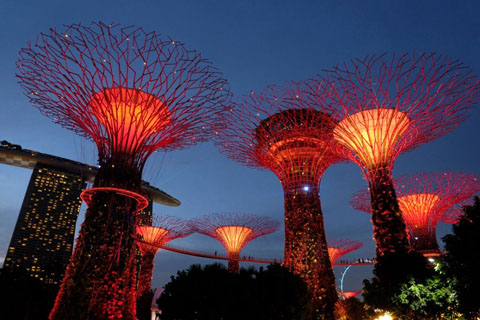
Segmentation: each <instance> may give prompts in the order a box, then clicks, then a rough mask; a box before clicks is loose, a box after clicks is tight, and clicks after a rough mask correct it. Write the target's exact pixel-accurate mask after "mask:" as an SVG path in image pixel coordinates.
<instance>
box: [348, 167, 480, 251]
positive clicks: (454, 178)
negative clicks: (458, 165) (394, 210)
mask: <svg viewBox="0 0 480 320" xmlns="http://www.w3.org/2000/svg"><path fill="white" fill-rule="evenodd" d="M394 186H395V190H396V194H397V199H398V203H399V206H400V211H401V212H402V216H403V219H404V221H405V223H406V225H407V228H408V230H409V231H410V243H411V245H412V246H413V247H414V248H415V250H417V251H419V252H421V253H423V254H424V255H438V254H439V248H438V244H437V240H436V228H437V224H438V222H439V221H440V220H441V219H442V217H443V216H444V214H445V213H446V212H447V211H448V210H449V209H450V210H451V209H452V207H454V206H455V205H457V204H458V203H460V202H463V201H465V200H466V199H469V198H471V197H472V196H473V195H475V194H476V193H478V192H480V177H477V176H476V175H473V174H465V173H456V172H451V171H447V172H424V173H419V174H407V175H403V176H400V177H399V178H397V179H394ZM351 205H352V206H353V207H354V208H355V209H357V210H362V211H365V212H371V207H370V197H369V192H368V190H362V191H360V192H358V193H357V194H356V195H354V197H353V198H352V201H351ZM443 220H444V221H446V219H443Z"/></svg>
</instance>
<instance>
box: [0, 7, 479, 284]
mask: <svg viewBox="0 0 480 320" xmlns="http://www.w3.org/2000/svg"><path fill="white" fill-rule="evenodd" d="M91 21H103V22H105V23H111V22H115V23H119V24H121V25H122V26H129V25H135V26H139V27H143V28H144V30H145V31H147V32H148V31H156V32H158V33H161V34H163V35H165V36H169V37H171V38H172V39H174V40H178V41H181V42H184V43H185V46H186V47H187V48H188V49H196V50H198V51H199V52H201V53H202V55H203V57H205V58H207V59H209V60H211V61H212V62H213V64H214V65H215V66H216V67H218V68H219V69H220V70H221V71H222V72H223V74H224V77H225V78H226V79H228V81H229V82H230V85H231V88H232V91H233V93H234V94H235V95H237V96H239V95H241V94H246V93H248V92H250V91H251V90H261V89H262V88H264V87H265V86H267V85H270V84H281V83H283V82H285V81H288V80H304V79H307V78H309V77H312V76H314V75H315V74H317V73H320V72H321V71H322V70H324V69H328V68H331V67H333V66H334V65H336V64H339V63H342V62H344V61H347V60H349V59H352V58H357V57H358V58H363V57H365V56H366V55H368V54H373V53H383V52H398V53H400V52H419V51H425V52H437V53H439V54H442V55H448V56H451V57H453V58H456V59H459V60H460V61H462V62H463V63H465V64H466V65H467V66H469V67H470V68H471V69H472V70H473V72H475V73H476V74H477V75H480V1H478V0H472V1H455V0H452V1H439V0H436V1H418V0H416V1H406V0H402V1H387V0H377V1H373V0H362V1H358V0H351V1H319V0H305V1H286V0H268V1H267V0H257V1H252V0H245V1H226V0H224V1H219V0H218V1H211V0H209V1H200V0H190V1H185V0H176V1H173V0H168V1H164V0H152V1H125V0H116V1H101V0H97V1H90V0H88V1H75V2H73V1H65V0H62V1H18V0H2V1H0V39H1V41H0V70H1V71H0V97H1V104H0V111H1V112H0V140H8V141H10V142H12V143H14V144H19V145H21V146H22V147H23V148H26V149H30V150H36V151H40V152H44V153H50V154H54V155H57V156H60V157H65V158H69V159H73V160H78V161H83V162H87V163H89V164H96V159H95V154H94V152H95V147H94V145H93V143H92V142H90V141H87V140H85V139H83V138H80V137H78V136H75V134H74V133H73V132H70V131H68V130H66V129H64V128H62V127H60V126H59V125H56V124H54V123H53V122H52V121H51V120H50V119H48V118H47V117H45V116H43V115H41V114H40V112H39V111H38V110H37V109H36V108H34V107H33V106H32V105H31V104H30V103H29V101H28V100H27V98H26V97H25V96H24V95H23V93H22V90H21V88H20V86H19V85H18V84H17V79H16V78H15V72H16V70H15V62H16V60H17V56H18V51H19V50H20V49H21V48H22V47H24V46H26V45H27V42H28V41H30V40H32V41H33V40H35V38H36V36H37V34H38V33H40V32H47V31H48V29H49V28H51V27H57V28H60V29H61V28H62V25H64V24H73V23H81V24H84V25H87V24H89V23H90V22H91ZM479 138H480V106H479V105H477V106H475V107H474V108H473V109H472V112H471V115H470V117H469V119H468V120H467V121H466V122H465V123H463V124H462V125H461V126H460V127H459V128H458V129H456V130H455V131H453V132H451V133H449V134H447V135H446V136H444V137H442V138H440V139H437V140H435V141H433V142H431V143H428V144H426V145H423V146H421V147H419V148H418V149H416V150H414V151H412V152H410V153H407V154H402V155H400V156H399V157H398V159H397V161H396V164H395V169H394V176H399V175H402V174H406V173H416V172H420V171H434V170H452V171H462V172H466V173H474V174H480V168H479V166H478V163H479V159H480V148H479V147H478V140H479ZM30 174H31V171H30V170H27V169H22V168H15V167H11V166H6V165H0V216H1V218H2V219H1V222H0V265H2V264H3V259H4V258H5V255H6V252H7V248H8V244H9V242H10V237H11V234H12V232H13V228H14V226H15V222H16V219H17V216H18V213H19V211H20V206H21V203H22V201H23V197H24V195H25V191H26V187H27V184H28V181H29V178H30ZM144 179H145V180H147V181H150V182H151V184H153V185H155V186H157V187H159V188H160V189H162V190H164V191H166V192H167V193H169V194H171V195H172V196H174V197H175V198H177V199H179V200H180V201H181V202H182V204H181V206H179V207H166V206H160V205H155V207H154V212H155V213H163V214H169V215H174V216H178V217H182V218H185V219H190V218H193V217H197V216H199V215H203V214H208V213H211V212H226V211H228V212H245V213H254V214H259V215H267V216H271V217H274V218H276V219H278V220H279V221H281V222H282V223H283V192H282V188H281V185H280V182H279V181H278V179H277V178H276V176H275V175H274V174H273V173H271V172H269V171H266V170H263V171H262V170H255V169H251V168H247V167H243V166H241V165H240V164H238V163H236V162H234V161H232V160H229V159H227V158H226V157H225V156H224V155H222V154H220V153H219V152H218V151H217V149H216V148H215V147H214V146H213V144H212V143H205V144H201V145H198V146H196V147H193V148H189V149H187V150H183V151H174V152H170V153H167V154H163V153H157V154H155V156H154V157H152V159H150V162H149V164H148V167H147V169H146V170H145V172H144ZM365 185H366V181H365V180H364V179H363V177H362V174H361V171H360V168H359V167H358V166H357V165H355V164H353V163H345V164H338V165H334V166H332V167H330V168H329V169H328V170H327V171H326V173H325V175H324V177H323V179H322V182H321V188H320V190H321V201H322V209H323V213H324V218H325V226H326V233H327V238H330V239H333V238H336V239H341V238H349V239H355V240H360V241H362V242H364V246H363V247H362V248H360V249H359V250H357V251H355V252H353V253H351V254H349V255H348V256H346V258H348V259H354V258H357V257H365V258H366V257H373V256H374V255H375V246H374V242H373V240H372V226H371V223H370V217H369V216H368V215H367V214H365V213H362V212H359V211H355V210H354V209H352V208H351V207H350V206H349V201H350V199H351V197H352V195H353V194H354V193H355V192H357V191H358V190H360V189H362V188H364V187H365ZM84 211H85V205H83V206H82V214H81V215H80V217H79V221H78V223H77V229H78V228H79V225H80V224H81V222H82V220H83V212H84ZM282 226H283V224H282ZM449 230H450V226H448V225H440V226H439V230H438V232H437V238H440V237H441V236H443V235H444V234H445V233H446V232H449ZM172 244H177V245H180V246H184V247H188V248H192V249H198V250H207V251H211V252H214V251H218V252H223V248H222V247H221V246H220V244H219V243H218V242H217V241H216V240H213V239H210V238H207V237H205V236H202V235H193V236H190V237H187V238H184V239H179V240H175V241H174V242H172ZM242 254H243V255H248V256H256V257H266V258H277V259H281V258H282V256H283V227H282V228H281V229H280V230H279V231H277V232H276V233H273V234H271V235H268V236H264V237H260V238H258V239H256V240H253V241H252V242H251V243H250V244H248V245H247V246H246V247H245V249H244V250H243V251H242ZM212 262H213V260H208V259H202V258H195V257H191V256H184V255H180V254H176V253H171V252H164V251H162V252H159V253H158V255H157V259H156V264H155V271H154V280H153V286H154V287H161V286H162V285H163V284H164V283H165V282H167V281H168V280H169V277H170V276H171V275H174V274H175V273H176V271H177V270H179V269H185V268H187V267H188V266H190V265H191V264H193V263H202V264H205V263H212ZM242 266H246V265H243V264H242ZM343 269H344V268H343V267H338V268H335V273H336V275H337V283H338V282H339V281H338V279H339V277H340V274H341V271H343ZM370 276H371V267H352V268H351V271H349V273H348V275H347V277H346V280H345V281H346V282H345V286H346V289H347V290H359V289H361V286H362V283H361V282H362V280H363V279H364V278H367V277H368V278H369V277H370Z"/></svg>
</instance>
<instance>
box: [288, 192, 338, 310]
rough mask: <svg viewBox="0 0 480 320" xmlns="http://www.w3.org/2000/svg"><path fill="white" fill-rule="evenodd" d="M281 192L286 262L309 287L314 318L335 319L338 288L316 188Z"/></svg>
mask: <svg viewBox="0 0 480 320" xmlns="http://www.w3.org/2000/svg"><path fill="white" fill-rule="evenodd" d="M284 196H285V257H284V261H285V262H284V263H285V266H286V267H287V268H289V269H290V270H292V271H293V272H294V273H295V274H297V275H299V276H300V277H302V278H303V279H304V281H305V282H306V284H307V286H308V287H309V289H310V291H311V293H312V310H313V319H334V316H333V310H334V307H335V303H336V301H337V292H336V289H335V277H334V274H333V270H332V266H331V263H330V258H329V256H328V247H327V241H326V237H325V231H324V223H323V215H322V209H321V205H320V199H319V197H318V190H316V189H315V188H312V189H311V191H310V192H285V195H284Z"/></svg>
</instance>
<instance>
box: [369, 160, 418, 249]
mask: <svg viewBox="0 0 480 320" xmlns="http://www.w3.org/2000/svg"><path fill="white" fill-rule="evenodd" d="M373 172H374V174H372V178H371V179H370V181H369V187H370V196H371V205H372V224H373V236H374V238H375V241H376V243H377V256H378V255H383V254H385V253H387V252H392V253H393V252H399V253H406V252H409V251H410V250H411V247H410V244H409V242H408V233H407V228H406V226H405V222H404V221H403V218H402V214H401V212H400V208H399V205H398V201H397V196H396V194H395V188H394V185H393V179H392V175H391V172H390V170H389V169H387V168H382V167H380V168H377V169H376V170H374V171H373Z"/></svg>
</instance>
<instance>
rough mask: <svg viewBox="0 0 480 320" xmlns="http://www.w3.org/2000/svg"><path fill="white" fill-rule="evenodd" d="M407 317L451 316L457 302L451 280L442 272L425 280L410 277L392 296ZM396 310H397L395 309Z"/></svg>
mask: <svg viewBox="0 0 480 320" xmlns="http://www.w3.org/2000/svg"><path fill="white" fill-rule="evenodd" d="M393 301H394V302H395V303H396V304H397V306H399V307H398V308H397V310H401V311H403V312H400V313H404V315H405V316H406V317H408V319H425V318H435V319H436V318H440V317H441V318H445V317H446V316H447V315H450V316H452V315H453V313H454V306H455V304H456V302H457V296H456V292H455V290H454V289H453V287H452V281H451V280H450V279H448V278H446V277H445V276H444V275H442V274H435V275H434V276H432V277H430V278H427V279H426V280H425V281H415V279H413V278H412V279H410V281H409V282H408V283H405V284H403V285H402V286H401V288H400V293H399V294H398V295H396V296H395V297H394V298H393ZM397 312H398V311H397Z"/></svg>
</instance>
